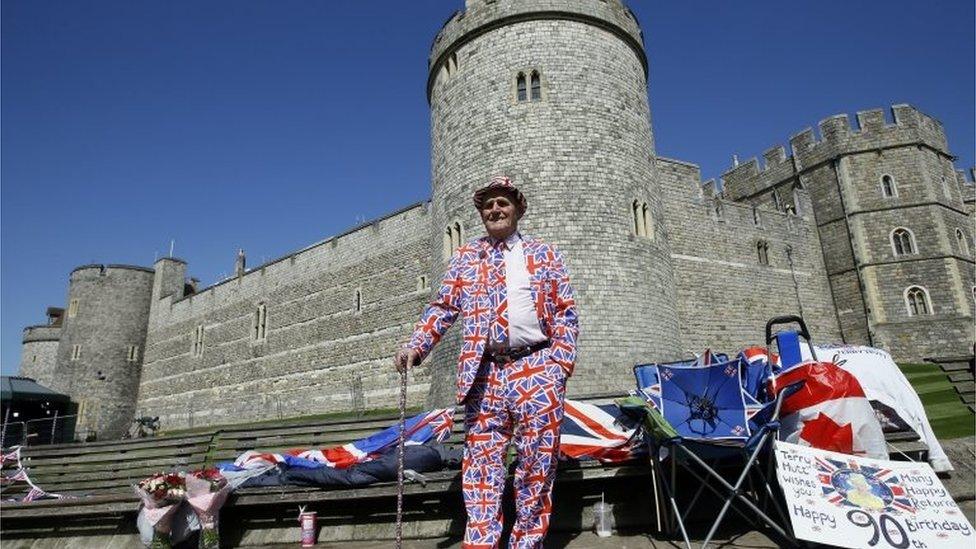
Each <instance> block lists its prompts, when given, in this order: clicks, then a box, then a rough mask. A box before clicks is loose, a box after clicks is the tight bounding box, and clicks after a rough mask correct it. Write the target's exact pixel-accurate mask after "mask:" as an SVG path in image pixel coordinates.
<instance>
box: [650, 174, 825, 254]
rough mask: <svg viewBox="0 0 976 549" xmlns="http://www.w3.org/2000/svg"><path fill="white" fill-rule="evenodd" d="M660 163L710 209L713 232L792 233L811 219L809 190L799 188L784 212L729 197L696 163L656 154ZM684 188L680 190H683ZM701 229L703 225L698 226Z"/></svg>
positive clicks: (696, 200)
mask: <svg viewBox="0 0 976 549" xmlns="http://www.w3.org/2000/svg"><path fill="white" fill-rule="evenodd" d="M657 160H658V165H659V166H668V167H669V169H670V170H671V171H675V172H677V173H680V174H681V176H680V179H676V180H680V181H682V182H683V184H682V186H683V187H690V189H687V190H690V191H691V193H690V194H691V197H692V202H693V203H695V204H700V205H702V206H704V207H705V208H707V209H709V212H710V213H709V218H710V219H711V221H712V225H711V227H710V229H711V230H713V231H715V232H719V233H721V232H735V233H737V234H740V235H741V234H747V233H748V234H752V235H753V236H755V237H757V238H758V237H761V236H762V235H763V234H764V231H769V232H773V233H777V234H778V233H795V232H796V231H797V229H798V228H799V227H801V226H802V225H803V224H805V223H809V222H811V221H812V219H813V218H812V216H811V215H810V213H811V212H812V205H811V203H810V196H809V194H808V193H807V192H806V191H804V190H802V189H799V190H798V191H797V193H796V194H795V197H794V199H795V200H798V201H799V203H798V204H795V211H794V212H784V211H779V210H776V209H775V208H772V207H770V206H769V205H768V204H766V203H761V204H757V205H751V204H748V203H744V202H735V201H733V200H729V199H728V197H726V196H725V195H724V194H723V193H721V192H719V191H718V190H717V189H716V186H717V183H716V181H715V180H714V179H709V180H707V181H704V182H702V181H701V169H700V167H699V166H698V165H697V164H693V163H690V162H684V161H681V160H674V159H671V158H664V157H658V159H657ZM672 192H674V191H673V190H672ZM685 192H686V191H684V190H683V191H681V194H685ZM700 228H701V229H702V230H705V229H706V226H701V227H700Z"/></svg>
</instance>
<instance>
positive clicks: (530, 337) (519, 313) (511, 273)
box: [502, 231, 548, 347]
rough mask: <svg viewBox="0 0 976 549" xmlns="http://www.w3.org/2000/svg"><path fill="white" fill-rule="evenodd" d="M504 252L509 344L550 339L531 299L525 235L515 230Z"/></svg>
mask: <svg viewBox="0 0 976 549" xmlns="http://www.w3.org/2000/svg"><path fill="white" fill-rule="evenodd" d="M502 254H503V256H504V258H505V282H506V286H507V292H508V344H509V346H510V347H522V346H526V345H533V344H535V343H539V342H540V341H545V340H546V339H548V338H547V337H546V335H545V334H543V333H542V328H541V327H540V325H539V316H538V315H537V314H536V310H535V303H533V302H532V289H531V287H530V286H529V270H528V268H526V266H525V250H524V249H523V245H522V235H520V234H519V233H518V232H517V231H516V232H514V233H512V234H511V235H510V236H509V237H508V238H506V239H505V247H503V248H502Z"/></svg>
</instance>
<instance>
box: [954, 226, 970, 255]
mask: <svg viewBox="0 0 976 549" xmlns="http://www.w3.org/2000/svg"><path fill="white" fill-rule="evenodd" d="M956 246H958V247H959V254H960V255H964V256H966V257H969V244H968V243H967V242H966V235H964V234H963V232H962V229H956Z"/></svg>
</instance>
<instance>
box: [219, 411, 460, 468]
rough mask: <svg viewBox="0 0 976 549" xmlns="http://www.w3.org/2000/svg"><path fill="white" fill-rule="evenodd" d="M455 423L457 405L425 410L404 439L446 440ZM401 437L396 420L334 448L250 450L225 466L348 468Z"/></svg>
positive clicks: (412, 441)
mask: <svg viewBox="0 0 976 549" xmlns="http://www.w3.org/2000/svg"><path fill="white" fill-rule="evenodd" d="M453 427H454V409H453V408H441V409H437V410H432V411H430V412H424V413H422V414H418V415H416V416H413V417H412V418H409V419H408V420H406V422H405V425H404V435H405V442H404V443H405V444H408V445H410V444H423V443H425V442H427V441H428V440H431V439H433V440H436V441H438V442H443V441H444V440H446V439H447V437H449V436H450V435H451V429H453ZM399 437H400V425H399V424H394V425H391V426H389V427H387V428H385V429H383V430H382V431H379V432H377V433H375V434H373V435H371V436H369V437H366V438H364V439H361V440H357V441H356V442H351V443H349V444H344V445H342V446H335V447H332V448H296V449H293V450H288V451H287V452H285V453H284V454H277V453H264V452H258V451H255V450H249V451H247V452H244V453H243V454H241V455H240V456H239V457H238V458H237V459H236V460H235V461H234V464H233V466H224V467H222V468H228V469H229V468H238V469H256V468H263V467H267V466H269V465H276V464H278V463H286V464H288V465H290V466H292V467H305V468H308V469H316V468H319V467H335V468H338V469H345V468H347V467H350V466H352V465H355V464H357V463H362V462H365V461H372V460H373V459H375V458H376V457H377V456H379V455H381V454H383V453H385V452H386V451H387V450H389V449H390V448H392V447H394V446H396V443H397V439H398V438H399Z"/></svg>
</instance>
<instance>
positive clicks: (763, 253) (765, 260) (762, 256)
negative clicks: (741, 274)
mask: <svg viewBox="0 0 976 549" xmlns="http://www.w3.org/2000/svg"><path fill="white" fill-rule="evenodd" d="M756 254H757V255H758V256H759V264H760V265H769V242H766V241H765V240H760V241H759V242H756Z"/></svg>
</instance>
